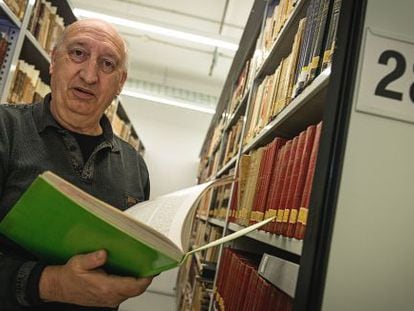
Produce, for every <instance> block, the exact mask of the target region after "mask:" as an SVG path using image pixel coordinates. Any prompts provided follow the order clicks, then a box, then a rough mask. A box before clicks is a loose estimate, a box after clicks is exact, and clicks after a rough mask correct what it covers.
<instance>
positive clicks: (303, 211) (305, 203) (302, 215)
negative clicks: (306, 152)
mask: <svg viewBox="0 0 414 311" xmlns="http://www.w3.org/2000/svg"><path fill="white" fill-rule="evenodd" d="M321 130H322V122H320V123H319V124H318V125H317V126H316V132H315V139H314V142H313V146H312V152H311V155H310V160H309V166H308V172H307V174H306V180H305V186H304V189H303V196H302V200H301V203H300V208H299V213H298V219H297V222H296V228H295V233H294V237H295V238H296V239H298V240H302V239H303V238H304V237H305V229H306V224H307V221H308V210H309V202H310V196H311V191H312V183H313V176H314V174H315V166H316V159H317V157H318V150H319V142H320V136H321Z"/></svg>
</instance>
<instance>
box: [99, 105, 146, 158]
mask: <svg viewBox="0 0 414 311" xmlns="http://www.w3.org/2000/svg"><path fill="white" fill-rule="evenodd" d="M117 110H118V101H117V100H113V101H112V103H111V105H109V107H108V108H106V110H105V114H106V116H107V117H108V119H109V121H110V122H111V124H112V130H113V132H114V134H115V135H117V136H118V137H120V138H122V139H123V140H125V141H126V142H128V143H129V144H130V145H132V147H134V148H135V149H136V150H140V149H141V148H142V143H141V140H140V139H139V138H138V137H136V136H134V135H133V133H132V131H133V130H132V124H131V123H130V122H126V121H124V120H123V119H122V118H120V117H119V115H118V114H117Z"/></svg>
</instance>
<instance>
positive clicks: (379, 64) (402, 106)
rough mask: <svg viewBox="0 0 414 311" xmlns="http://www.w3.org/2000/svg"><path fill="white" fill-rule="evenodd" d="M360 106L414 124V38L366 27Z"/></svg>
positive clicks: (358, 105)
mask: <svg viewBox="0 0 414 311" xmlns="http://www.w3.org/2000/svg"><path fill="white" fill-rule="evenodd" d="M362 48H363V56H362V66H361V72H360V76H359V92H358V101H357V105H356V109H357V110H358V111H363V112H367V113H372V114H376V115H380V116H384V117H389V118H393V119H397V120H402V121H406V122H411V123H414V40H413V41H409V40H406V39H401V38H396V37H392V36H390V35H388V34H387V35H385V34H382V33H380V32H378V31H373V30H372V29H370V28H367V29H366V32H365V41H364V46H363V47H362Z"/></svg>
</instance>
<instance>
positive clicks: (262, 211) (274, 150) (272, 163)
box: [255, 137, 286, 221]
mask: <svg viewBox="0 0 414 311" xmlns="http://www.w3.org/2000/svg"><path fill="white" fill-rule="evenodd" d="M285 142H286V140H285V139H284V138H281V137H276V138H275V139H274V140H273V142H272V143H271V145H270V150H269V153H268V158H267V159H266V160H267V166H266V168H265V172H264V178H263V184H262V188H261V195H260V199H259V200H258V201H257V206H256V207H255V209H256V220H257V221H261V220H263V219H265V218H268V217H271V215H266V210H267V200H268V197H269V192H270V190H269V189H270V184H271V181H272V178H274V177H275V176H276V173H277V168H276V165H277V155H278V154H279V152H280V149H281V148H282V146H283V145H284V143H285Z"/></svg>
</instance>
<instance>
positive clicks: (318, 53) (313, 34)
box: [292, 0, 341, 97]
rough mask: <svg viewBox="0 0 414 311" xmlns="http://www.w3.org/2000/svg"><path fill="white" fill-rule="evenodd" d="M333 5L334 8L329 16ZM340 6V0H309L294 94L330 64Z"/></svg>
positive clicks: (293, 95)
mask: <svg viewBox="0 0 414 311" xmlns="http://www.w3.org/2000/svg"><path fill="white" fill-rule="evenodd" d="M330 5H332V7H333V8H332V12H331V15H330V16H328V12H329V6H330ZM340 8H341V0H311V1H310V4H309V6H308V8H307V12H306V25H305V27H304V30H303V31H304V35H303V40H302V43H301V47H300V55H299V60H298V66H297V67H298V68H297V70H296V73H295V87H294V89H293V93H292V97H295V96H297V95H298V94H299V93H300V92H301V91H302V90H303V88H304V87H306V85H308V84H309V83H310V82H312V81H313V79H314V78H315V77H316V76H317V75H318V74H319V73H320V72H321V71H322V70H324V69H325V68H327V67H329V66H330V64H331V62H332V54H333V51H334V49H335V37H336V31H337V28H338V19H339V13H340ZM328 18H329V19H328ZM328 20H329V22H328Z"/></svg>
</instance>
